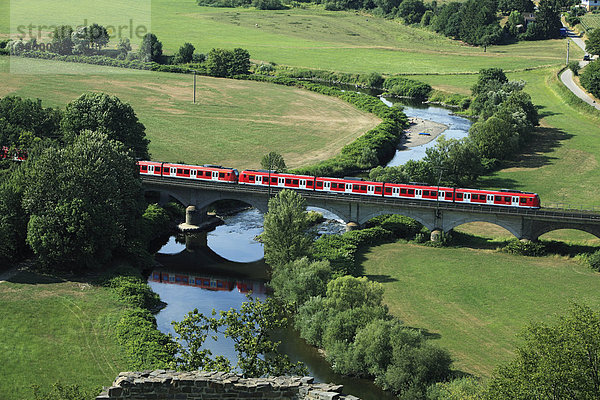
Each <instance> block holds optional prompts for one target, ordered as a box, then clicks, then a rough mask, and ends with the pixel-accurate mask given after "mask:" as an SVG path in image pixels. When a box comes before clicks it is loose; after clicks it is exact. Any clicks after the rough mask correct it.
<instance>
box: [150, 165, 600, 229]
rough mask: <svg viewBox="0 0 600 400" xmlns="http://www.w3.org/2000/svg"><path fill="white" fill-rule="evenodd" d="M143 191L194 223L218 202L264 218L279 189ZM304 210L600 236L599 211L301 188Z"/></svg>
mask: <svg viewBox="0 0 600 400" xmlns="http://www.w3.org/2000/svg"><path fill="white" fill-rule="evenodd" d="M141 178H142V183H143V187H144V189H145V190H146V191H151V192H158V193H160V194H161V201H164V202H166V201H167V199H168V196H171V197H173V198H174V199H176V200H177V201H179V202H181V203H182V204H184V205H186V206H190V205H192V206H195V207H196V210H197V216H196V220H195V223H200V222H202V220H203V218H206V210H207V209H208V207H209V206H210V205H211V204H213V203H214V202H216V201H218V200H239V201H242V202H244V203H247V204H249V205H251V206H253V207H255V208H257V209H258V210H259V211H261V212H262V213H263V214H264V213H266V212H267V211H268V205H267V203H268V200H269V197H270V196H273V195H274V194H276V193H277V192H279V191H280V190H281V189H280V188H276V187H271V188H268V187H261V186H251V185H238V184H227V183H217V182H211V181H185V180H181V179H177V180H174V179H168V178H167V179H165V178H157V177H151V176H142V177H141ZM298 193H300V194H301V195H302V197H303V198H304V199H306V203H307V205H308V206H312V207H318V208H322V209H325V210H328V211H331V212H333V213H334V214H336V215H337V216H339V217H340V218H341V219H342V220H344V221H345V222H346V223H347V224H357V225H359V226H360V225H362V224H364V223H365V222H367V221H368V220H369V219H371V218H373V217H376V216H378V215H382V214H400V215H404V216H406V217H410V218H413V219H415V220H417V221H419V222H420V223H421V224H423V225H424V226H425V227H426V228H427V229H429V230H430V231H431V232H432V239H434V237H435V236H436V234H437V233H439V232H448V231H450V230H452V229H453V228H455V227H457V226H459V225H462V224H466V223H469V222H478V221H482V222H489V223H492V224H495V225H498V226H501V227H502V228H504V229H506V230H508V231H509V232H510V233H512V234H513V235H514V236H515V237H517V238H518V239H527V240H537V239H538V237H540V236H541V235H543V234H545V233H547V232H551V231H553V230H557V229H577V230H581V231H585V232H588V233H591V234H592V235H595V236H596V237H598V238H600V213H599V212H589V211H579V210H568V209H554V208H542V209H538V210H535V209H520V208H511V207H498V206H485V205H484V206H480V205H470V204H455V203H445V202H430V201H415V200H411V199H396V198H393V199H392V198H384V197H376V196H361V195H353V194H332V193H326V192H314V191H305V190H299V191H298Z"/></svg>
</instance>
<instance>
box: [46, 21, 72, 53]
mask: <svg viewBox="0 0 600 400" xmlns="http://www.w3.org/2000/svg"><path fill="white" fill-rule="evenodd" d="M72 34H73V28H72V27H71V26H70V25H61V26H58V27H56V28H55V29H54V32H53V33H52V42H51V43H52V51H53V52H54V53H58V54H71V52H72V51H73V41H72V40H71V35H72Z"/></svg>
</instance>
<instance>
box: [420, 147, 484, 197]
mask: <svg viewBox="0 0 600 400" xmlns="http://www.w3.org/2000/svg"><path fill="white" fill-rule="evenodd" d="M423 162H424V163H425V164H427V165H428V168H429V171H430V172H429V174H430V175H429V177H430V178H429V180H428V181H425V182H426V183H430V184H437V183H438V182H439V183H440V184H441V185H450V186H459V187H465V186H470V185H473V183H475V181H476V180H477V178H478V177H479V176H480V175H481V174H482V172H483V167H482V164H481V154H480V153H479V150H478V149H477V147H476V146H475V144H474V143H473V142H472V141H470V140H468V138H465V139H460V140H457V139H446V138H444V137H440V138H439V139H438V140H437V143H436V145H435V146H434V147H431V148H428V149H427V150H425V158H423Z"/></svg>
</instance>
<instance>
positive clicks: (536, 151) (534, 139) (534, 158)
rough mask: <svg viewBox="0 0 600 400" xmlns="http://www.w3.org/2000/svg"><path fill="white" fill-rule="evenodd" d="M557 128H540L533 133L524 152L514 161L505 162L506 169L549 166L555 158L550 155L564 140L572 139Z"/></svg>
mask: <svg viewBox="0 0 600 400" xmlns="http://www.w3.org/2000/svg"><path fill="white" fill-rule="evenodd" d="M572 137H573V135H571V134H568V133H566V132H564V131H562V130H560V129H557V128H542V127H538V128H536V129H535V131H533V132H532V134H531V138H530V140H529V142H528V143H527V144H526V145H525V148H524V149H523V152H522V153H521V154H519V155H518V156H517V157H516V158H515V159H514V160H509V161H506V162H505V167H506V168H539V167H543V166H544V165H548V164H549V163H550V162H551V161H552V160H554V159H555V158H554V157H550V156H549V155H548V153H551V152H553V151H554V150H555V149H556V148H558V147H560V146H561V145H562V142H563V141H564V140H568V139H570V138H572Z"/></svg>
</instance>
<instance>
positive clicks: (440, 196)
mask: <svg viewBox="0 0 600 400" xmlns="http://www.w3.org/2000/svg"><path fill="white" fill-rule="evenodd" d="M445 195H446V192H444V191H443V190H439V191H438V195H437V198H438V201H444V200H446V196H445Z"/></svg>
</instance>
